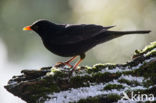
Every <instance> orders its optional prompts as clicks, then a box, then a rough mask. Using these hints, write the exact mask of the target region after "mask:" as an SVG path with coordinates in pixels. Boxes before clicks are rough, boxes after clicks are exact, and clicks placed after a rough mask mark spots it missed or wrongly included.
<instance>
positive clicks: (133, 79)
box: [119, 75, 144, 83]
mask: <svg viewBox="0 0 156 103" xmlns="http://www.w3.org/2000/svg"><path fill="white" fill-rule="evenodd" d="M119 79H126V80H129V81H137V82H139V83H142V82H143V81H144V77H135V76H131V75H121V77H120V78H119Z"/></svg>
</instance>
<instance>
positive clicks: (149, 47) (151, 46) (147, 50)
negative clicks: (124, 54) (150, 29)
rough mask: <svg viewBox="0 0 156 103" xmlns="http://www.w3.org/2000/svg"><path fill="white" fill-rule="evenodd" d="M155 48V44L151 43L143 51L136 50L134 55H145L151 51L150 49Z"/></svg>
mask: <svg viewBox="0 0 156 103" xmlns="http://www.w3.org/2000/svg"><path fill="white" fill-rule="evenodd" d="M154 48H156V42H152V43H151V44H150V45H148V46H146V47H145V48H144V49H143V50H136V51H135V55H140V54H143V53H147V52H149V51H151V50H152V49H154Z"/></svg>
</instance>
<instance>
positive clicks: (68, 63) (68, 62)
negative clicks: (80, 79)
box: [64, 56, 77, 67]
mask: <svg viewBox="0 0 156 103" xmlns="http://www.w3.org/2000/svg"><path fill="white" fill-rule="evenodd" d="M76 57H77V56H74V57H72V58H70V59H69V60H67V61H66V62H64V64H65V65H68V66H69V67H73V66H72V65H71V64H70V62H72V61H73V60H74V59H75V58H76Z"/></svg>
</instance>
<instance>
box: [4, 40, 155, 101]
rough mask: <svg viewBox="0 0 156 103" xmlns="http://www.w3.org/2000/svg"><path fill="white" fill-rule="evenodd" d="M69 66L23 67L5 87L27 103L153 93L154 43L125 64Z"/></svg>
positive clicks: (107, 98)
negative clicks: (26, 68) (27, 68)
mask: <svg viewBox="0 0 156 103" xmlns="http://www.w3.org/2000/svg"><path fill="white" fill-rule="evenodd" d="M71 70H72V68H67V67H64V66H61V67H43V68H41V69H39V70H23V71H22V72H21V73H22V75H20V76H13V78H12V79H10V80H9V82H8V84H7V85H6V86H5V88H6V89H7V90H8V91H9V92H11V93H12V94H14V95H15V96H18V97H20V98H21V99H23V100H24V101H26V102H28V103H51V102H56V103H111V102H117V101H120V100H121V98H122V92H123V91H124V92H126V93H128V94H129V93H130V92H132V91H134V92H135V93H137V92H139V93H147V94H153V95H156V91H155V90H156V42H153V43H151V44H150V45H148V46H146V47H145V48H144V49H143V50H136V52H135V54H134V56H133V59H132V60H131V61H130V62H127V63H125V64H95V65H93V67H87V66H86V67H80V70H76V71H74V72H73V73H72V75H70V73H71Z"/></svg>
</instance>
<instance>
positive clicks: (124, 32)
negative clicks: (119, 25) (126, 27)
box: [109, 30, 151, 35]
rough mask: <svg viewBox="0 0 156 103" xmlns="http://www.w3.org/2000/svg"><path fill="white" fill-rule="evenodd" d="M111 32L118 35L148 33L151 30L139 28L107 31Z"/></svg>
mask: <svg viewBox="0 0 156 103" xmlns="http://www.w3.org/2000/svg"><path fill="white" fill-rule="evenodd" d="M109 32H110V33H111V34H119V35H125V34H148V33H150V32H151V31H150V30H140V31H109Z"/></svg>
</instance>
